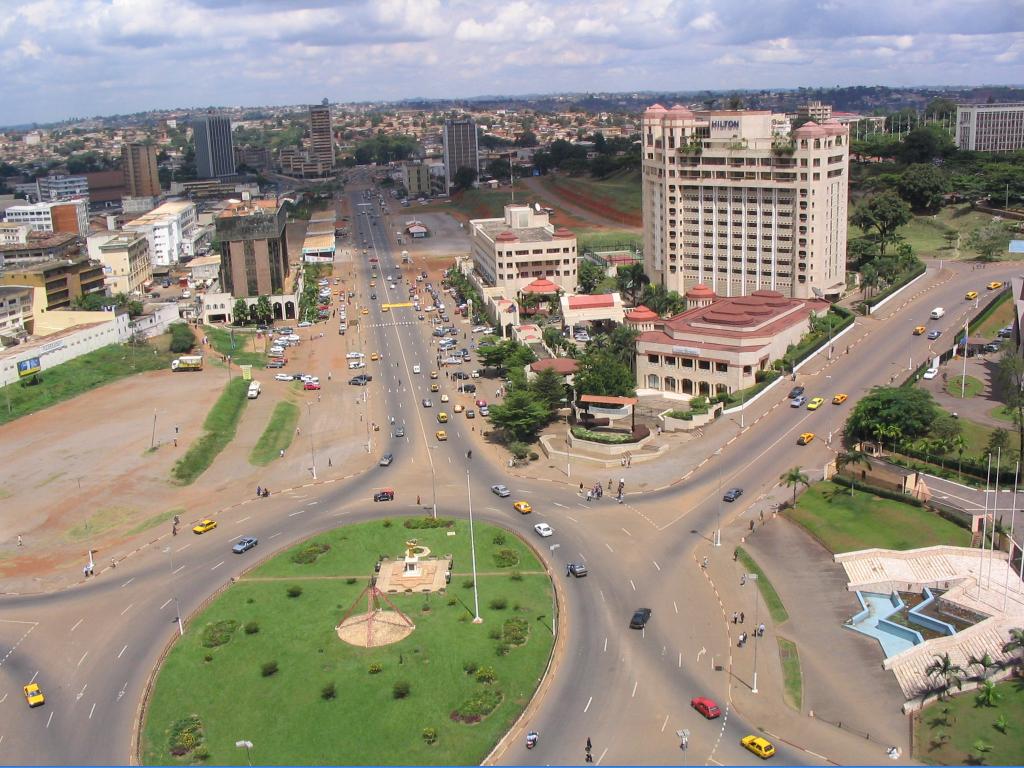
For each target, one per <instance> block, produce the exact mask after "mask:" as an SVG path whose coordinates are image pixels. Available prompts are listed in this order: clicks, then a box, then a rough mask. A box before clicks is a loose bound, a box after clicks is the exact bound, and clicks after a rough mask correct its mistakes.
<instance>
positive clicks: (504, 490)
mask: <svg viewBox="0 0 1024 768" xmlns="http://www.w3.org/2000/svg"><path fill="white" fill-rule="evenodd" d="M491 493H493V494H494V495H495V496H501V498H505V497H506V496H510V495H511V494H512V491H510V490H509V489H508V486H507V485H504V484H502V483H498V485H492V486H491Z"/></svg>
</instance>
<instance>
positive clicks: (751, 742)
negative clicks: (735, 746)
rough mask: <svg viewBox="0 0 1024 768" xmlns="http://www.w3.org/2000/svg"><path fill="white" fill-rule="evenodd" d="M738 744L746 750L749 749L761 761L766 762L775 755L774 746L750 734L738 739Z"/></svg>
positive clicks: (766, 740)
mask: <svg viewBox="0 0 1024 768" xmlns="http://www.w3.org/2000/svg"><path fill="white" fill-rule="evenodd" d="M740 744H742V745H743V747H745V748H746V749H749V750H750V751H751V752H753V753H754V754H755V755H757V756H758V757H760V758H761V759H762V760H767V759H768V758H769V757H771V756H772V755H774V754H775V747H774V745H773V744H772V743H771V742H770V741H768V739H766V738H764V737H762V736H754V735H753V734H750V735H748V736H744V737H743V738H742V739H740Z"/></svg>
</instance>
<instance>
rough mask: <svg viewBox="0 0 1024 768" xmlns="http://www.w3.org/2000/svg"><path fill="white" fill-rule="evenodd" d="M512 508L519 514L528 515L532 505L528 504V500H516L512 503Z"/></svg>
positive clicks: (531, 510)
mask: <svg viewBox="0 0 1024 768" xmlns="http://www.w3.org/2000/svg"><path fill="white" fill-rule="evenodd" d="M512 509H514V510H515V511H516V512H518V513H519V514H520V515H528V514H530V513H531V512H533V507H531V506H530V502H528V501H517V502H515V503H514V504H513V505H512Z"/></svg>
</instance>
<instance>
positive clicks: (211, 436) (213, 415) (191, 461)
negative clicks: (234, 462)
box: [171, 378, 249, 485]
mask: <svg viewBox="0 0 1024 768" xmlns="http://www.w3.org/2000/svg"><path fill="white" fill-rule="evenodd" d="M248 389H249V382H247V381H245V380H244V379H242V378H236V379H232V380H231V381H230V382H229V383H228V385H227V386H226V387H224V392H223V393H222V394H221V396H220V397H218V398H217V402H216V403H214V404H213V408H211V409H210V412H209V413H208V414H207V416H206V421H205V422H203V430H204V432H203V435H202V437H200V438H199V439H198V440H196V441H195V442H194V443H193V444H192V446H191V447H190V448H189V449H188V451H187V452H186V453H185V455H184V456H182V457H181V458H180V459H178V461H177V462H176V463H175V465H174V468H173V469H172V470H171V476H172V477H173V478H174V480H175V482H177V483H178V484H179V485H191V484H192V483H194V482H195V481H196V479H197V478H198V477H199V476H200V475H201V474H203V472H205V471H206V470H207V469H209V468H210V465H211V464H213V461H214V459H216V458H217V456H218V455H219V454H220V452H221V451H223V450H224V448H226V447H227V445H228V443H230V442H231V441H232V439H234V437H235V432H236V430H237V429H238V422H239V420H240V419H241V418H242V413H243V412H244V411H245V405H246V403H247V402H248V399H247V398H246V392H247V391H248Z"/></svg>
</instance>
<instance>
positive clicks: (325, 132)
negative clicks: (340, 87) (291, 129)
mask: <svg viewBox="0 0 1024 768" xmlns="http://www.w3.org/2000/svg"><path fill="white" fill-rule="evenodd" d="M309 157H310V159H311V160H314V161H319V162H321V163H323V164H325V165H326V166H327V167H328V168H333V167H334V132H333V130H332V129H331V108H330V106H329V105H327V104H318V105H315V106H311V107H310V108H309Z"/></svg>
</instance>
